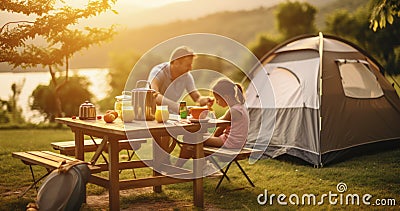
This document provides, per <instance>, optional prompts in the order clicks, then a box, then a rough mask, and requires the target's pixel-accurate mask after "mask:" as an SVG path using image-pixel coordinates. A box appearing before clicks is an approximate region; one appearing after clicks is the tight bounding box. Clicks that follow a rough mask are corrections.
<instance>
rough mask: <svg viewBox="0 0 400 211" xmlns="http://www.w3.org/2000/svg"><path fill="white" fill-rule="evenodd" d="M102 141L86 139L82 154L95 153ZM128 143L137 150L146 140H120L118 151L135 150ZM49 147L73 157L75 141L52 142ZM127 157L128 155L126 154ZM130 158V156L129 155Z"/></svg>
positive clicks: (105, 149) (106, 148)
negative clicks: (132, 143) (133, 143)
mask: <svg viewBox="0 0 400 211" xmlns="http://www.w3.org/2000/svg"><path fill="white" fill-rule="evenodd" d="M101 142H102V139H98V138H96V139H93V138H92V139H86V140H84V142H83V145H84V146H83V149H84V152H95V151H96V150H97V148H98V146H99V145H100V144H101ZM130 142H135V145H136V146H137V148H139V147H140V144H143V143H146V142H147V140H146V139H132V140H120V141H119V150H120V151H121V150H136V149H137V148H132V146H131V143H130ZM51 146H52V147H53V149H55V150H59V151H60V153H61V154H63V155H70V156H74V155H75V141H59V142H52V143H51ZM104 151H105V152H107V151H108V147H107V146H106V147H104ZM128 155H129V153H128ZM129 156H130V155H129Z"/></svg>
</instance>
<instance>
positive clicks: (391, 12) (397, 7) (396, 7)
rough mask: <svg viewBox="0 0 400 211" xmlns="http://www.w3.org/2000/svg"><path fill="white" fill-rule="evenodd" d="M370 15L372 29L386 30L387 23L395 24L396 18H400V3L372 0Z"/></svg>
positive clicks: (393, 0)
mask: <svg viewBox="0 0 400 211" xmlns="http://www.w3.org/2000/svg"><path fill="white" fill-rule="evenodd" d="M371 4H372V12H371V15H370V28H372V30H374V31H376V30H377V29H378V27H379V28H381V29H382V28H385V27H386V22H388V23H389V24H393V22H394V20H395V17H396V16H397V18H400V1H398V0H372V1H371Z"/></svg>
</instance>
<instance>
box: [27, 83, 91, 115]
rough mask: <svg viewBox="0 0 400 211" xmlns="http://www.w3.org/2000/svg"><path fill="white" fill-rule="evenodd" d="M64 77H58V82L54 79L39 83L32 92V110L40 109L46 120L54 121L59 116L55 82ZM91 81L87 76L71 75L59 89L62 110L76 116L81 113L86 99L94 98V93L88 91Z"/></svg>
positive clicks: (66, 113)
mask: <svg viewBox="0 0 400 211" xmlns="http://www.w3.org/2000/svg"><path fill="white" fill-rule="evenodd" d="M63 80H64V79H63V78H57V79H56V83H54V81H53V80H51V81H50V83H49V85H39V86H37V87H36V89H35V90H33V92H32V95H31V97H32V103H31V105H30V107H31V109H32V110H38V111H39V112H40V113H42V114H44V115H45V120H49V121H50V122H54V118H55V117H56V116H57V112H58V108H57V106H56V103H55V97H54V95H55V89H54V88H55V86H56V85H55V84H59V83H60V82H61V81H63ZM89 85H90V84H89V82H88V80H87V79H86V78H85V77H78V76H74V77H70V78H69V80H68V82H66V83H65V84H64V86H63V89H61V90H60V91H59V93H58V94H59V97H60V101H61V105H62V110H63V112H65V115H66V116H74V115H78V114H79V106H80V104H82V103H83V102H84V101H85V100H88V99H90V98H92V93H90V92H89V91H88V87H89Z"/></svg>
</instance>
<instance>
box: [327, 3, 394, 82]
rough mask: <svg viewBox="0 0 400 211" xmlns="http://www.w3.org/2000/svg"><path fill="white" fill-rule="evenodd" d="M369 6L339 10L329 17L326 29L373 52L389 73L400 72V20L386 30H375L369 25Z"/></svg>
mask: <svg viewBox="0 0 400 211" xmlns="http://www.w3.org/2000/svg"><path fill="white" fill-rule="evenodd" d="M369 14H370V9H369V7H363V8H360V9H359V10H357V11H353V12H352V13H350V12H348V11H344V10H342V11H337V12H335V13H333V14H331V15H330V16H329V17H328V18H327V22H326V31H327V32H329V33H331V34H335V35H337V36H340V37H343V38H345V39H348V40H350V41H352V42H354V43H356V44H358V45H359V46H360V47H361V48H363V49H365V50H366V51H367V52H369V53H370V54H372V56H374V58H376V59H377V60H378V61H379V62H380V63H381V64H382V65H383V67H384V68H385V70H386V73H388V74H391V75H393V74H399V73H400V58H399V57H400V55H399V48H400V40H399V39H398V38H399V37H400V22H399V21H397V22H394V23H393V24H392V25H389V26H387V27H386V29H385V30H380V31H377V32H373V31H372V30H370V29H369V27H368V24H369V23H368V16H369Z"/></svg>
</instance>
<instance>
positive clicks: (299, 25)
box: [276, 1, 317, 39]
mask: <svg viewBox="0 0 400 211" xmlns="http://www.w3.org/2000/svg"><path fill="white" fill-rule="evenodd" d="M316 12H317V9H316V8H315V7H314V6H312V5H310V4H308V3H301V2H290V1H288V2H286V3H282V4H279V6H278V9H277V12H276V19H277V21H278V30H279V31H280V32H281V33H282V34H283V35H284V38H285V39H288V38H292V37H294V36H297V35H301V34H308V33H314V32H316V28H315V23H314V19H315V14H316Z"/></svg>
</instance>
